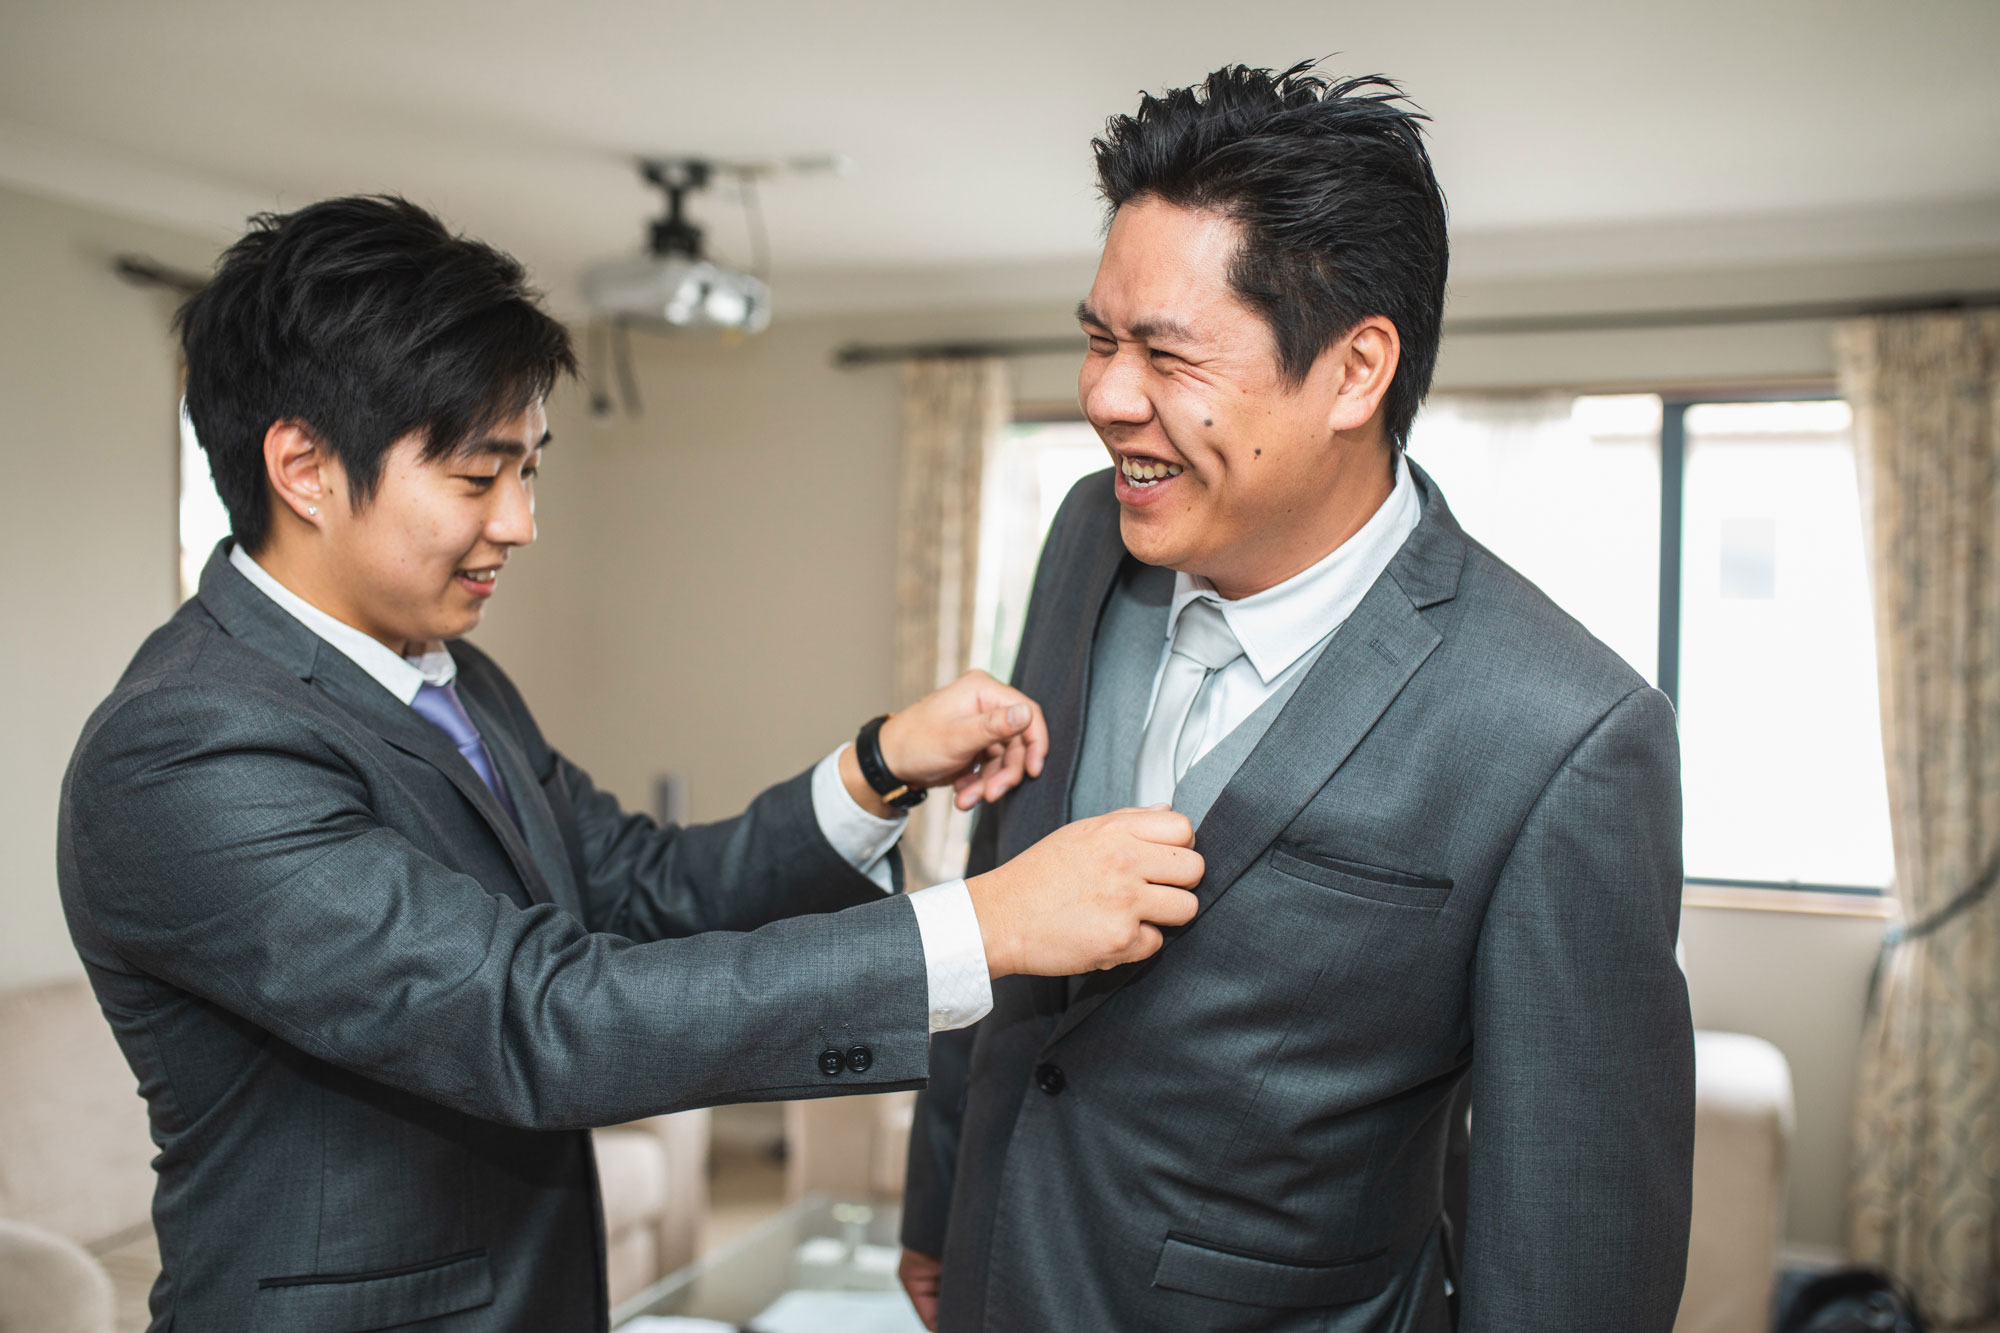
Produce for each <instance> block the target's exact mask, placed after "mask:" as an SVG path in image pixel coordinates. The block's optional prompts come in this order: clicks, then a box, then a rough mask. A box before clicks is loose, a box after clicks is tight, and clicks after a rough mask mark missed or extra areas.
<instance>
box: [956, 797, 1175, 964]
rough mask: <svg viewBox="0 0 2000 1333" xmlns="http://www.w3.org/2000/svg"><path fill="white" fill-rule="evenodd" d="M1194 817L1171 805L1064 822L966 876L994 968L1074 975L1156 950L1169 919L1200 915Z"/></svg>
mask: <svg viewBox="0 0 2000 1333" xmlns="http://www.w3.org/2000/svg"><path fill="white" fill-rule="evenodd" d="M1201 875H1202V860H1201V856H1200V854H1199V853H1198V852H1196V851H1195V850H1194V825H1192V824H1190V823H1189V822H1188V819H1187V816H1186V815H1179V814H1175V813H1174V812H1173V811H1172V810H1169V809H1168V808H1167V807H1166V806H1164V805H1156V806H1149V807H1147V808H1145V809H1127V810H1113V811H1112V812H1111V813H1110V814H1108V815H1099V816H1097V817H1096V818H1095V819H1080V820H1078V821H1077V822H1076V823H1074V824H1070V825H1068V826H1066V827H1064V828H1059V829H1057V830H1056V831H1055V832H1054V833H1051V834H1049V836H1048V837H1046V838H1043V839H1042V840H1041V841H1040V842H1038V843H1036V844H1035V845H1034V846H1032V847H1030V848H1028V850H1026V851H1025V852H1022V853H1021V854H1020V855H1019V856H1017V857H1015V858H1014V859H1013V860H1011V861H1009V862H1008V863H1007V864H1005V865H1003V866H998V867H996V868H994V869H992V870H989V871H987V872H986V873H985V874H983V875H976V876H974V877H973V878H971V879H969V880H967V881H966V887H967V888H968V889H969V890H970V891H971V894H972V906H973V910H974V911H975V912H977V913H978V915H979V931H980V935H981V936H982V937H983V938H984V940H985V942H986V966H987V971H988V972H989V973H990V974H991V975H992V976H994V977H1004V976H1009V975H1011V974H1013V973H1016V972H1027V973H1031V974H1033V975H1036V976H1045V977H1066V976H1073V975H1075V974H1077V973H1079V972H1091V971H1096V970H1099V969H1102V968H1108V967H1117V966H1119V965H1120V964H1122V963H1132V962H1137V961H1138V960H1139V959H1141V958H1147V957H1150V956H1151V955H1152V954H1153V953H1154V952H1156V951H1157V950H1158V949H1159V947H1160V945H1161V943H1162V939H1163V937H1162V936H1161V934H1160V928H1161V927H1162V926H1180V925H1185V924H1187V923H1188V922H1189V921H1192V920H1193V919H1194V914H1195V909H1196V907H1197V905H1198V904H1197V901H1196V899H1195V896H1194V894H1193V893H1191V892H1189V890H1191V889H1193V888H1194V886H1195V885H1197V884H1199V883H1201Z"/></svg>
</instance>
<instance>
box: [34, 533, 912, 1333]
mask: <svg viewBox="0 0 2000 1333" xmlns="http://www.w3.org/2000/svg"><path fill="white" fill-rule="evenodd" d="M452 653H453V656H454V657H456V658H457V660H458V665H459V672H460V676H459V694H460V697H461V698H462V699H463V701H464V703H465V706H466V710H467V711H468V712H469V713H470V714H471V716H472V718H473V720H474V721H475V722H476V723H477V725H478V726H479V729H480V732H481V734H482V736H483V737H484V738H485V740H486V742H487V745H488V748H489V749H490V750H491V751H492V753H493V758H494V761H495V764H496V766H497V768H498V769H499V772H500V774H501V776H502V780H503V781H504V782H505V784H506V785H507V788H508V790H509V793H510V794H511V795H512V796H513V798H514V802H515V804H516V806H517V807H518V809H519V811H520V814H521V818H522V825H523V827H522V828H521V829H519V830H517V829H516V828H515V826H514V824H513V822H512V821H511V820H509V819H508V817H507V815H506V814H505V813H504V812H503V810H502V809H501V807H500V805H499V803H498V802H497V801H496V800H495V799H494V797H493V794H492V792H491V791H489V790H488V789H487V787H486V786H485V784H484V783H482V782H481V781H480V779H479V777H478V775H477V774H476V773H475V772H474V771H473V770H472V768H471V766H470V765H468V764H467V763H466V762H465V760H464V759H463V758H462V757H461V756H460V755H459V754H458V752H457V751H456V750H455V749H453V748H452V745H451V743H450V742H449V741H448V740H446V739H445V737H444V736H443V734H442V733H441V732H439V731H438V730H436V729H435V728H434V727H432V726H431V725H430V724H429V723H428V722H426V721H425V720H424V719H423V718H421V717H420V716H418V715H417V714H416V713H415V712H413V711H412V710H411V709H410V708H408V707H406V706H404V705H403V704H401V703H400V702H398V701H397V700H396V699H395V698H394V697H393V696H391V695H390V694H389V692H388V691H386V690H384V689H383V688H382V687H381V686H380V685H379V684H377V683H376V682H375V681H374V680H373V679H372V678H370V677H369V676H368V675H367V674H366V673H365V672H363V671H362V670H361V669H360V668H359V667H357V666H355V665H354V664H353V663H352V662H351V661H349V660H348V659H347V658H346V657H345V656H343V655H342V654H341V653H340V652H339V651H337V650H336V649H333V648H332V647H330V646H328V645H326V644H325V643H324V642H323V641H322V640H320V639H319V638H318V637H317V636H315V635H314V634H313V633H312V632H311V631H309V630H308V629H306V628H305V627H304V626H303V625H301V624H299V623H298V622H297V621H296V620H294V619H293V618H292V617H291V616H289V615H288V614H286V613H285V612H284V611H283V610H282V609H280V608H279V607H278V606H277V605H276V604H274V603H273V602H271V601H270V600H269V599H268V598H266V597H265V596H264V595H263V594H262V593H260V592H259V591H257V590H256V589H255V588H254V587H252V586H251V585H250V584H249V583H248V582H247V581H246V580H245V579H244V578H243V577H242V575H241V574H239V573H238V572H237V571H236V570H235V569H234V568H233V567H231V566H230V564H229V563H228V561H227V560H226V559H225V558H224V557H223V554H222V552H221V551H220V550H218V552H217V554H216V556H215V557H214V558H213V559H211V560H210V562H209V565H208V568H207V570H206V572H205V573H204V574H203V576H202V582H201V590H200V593H199V595H198V596H197V597H196V598H195V599H193V600H191V601H190V602H188V603H187V605H185V606H184V607H182V608H181V610H180V612H179V613H178V614H176V615H175V616H174V617H173V619H172V620H171V621H169V622H168V623H167V624H166V625H165V626H164V627H162V628H161V629H160V630H158V631H157V632H156V633H154V634H153V636H152V637H151V638H149V639H148V640H147V642H146V644H145V645H144V647H142V648H141V649H140V650H139V653H138V655H137V657H136V658H135V659H134V661H133V663H132V665H131V667H130V668H129V669H128V671H127V672H126V674H125V676H124V678H123V679H122V680H121V681H120V682H119V684H118V687H117V689H116V690H115V691H114V692H113V693H112V695H111V696H110V698H108V699H107V700H106V701H105V702H104V704H103V705H102V706H101V707H100V708H99V709H98V710H97V712H96V713H95V714H93V715H92V717H91V719H90V721H89V723H88V724H87V725H86V727H85V729H84V732H83V736H82V739H81V740H80V741H79V742H78V744H77V749H76V754H75V757H74V758H73V759H72V761H71V764H70V769H69V773H68V776H67V777H66V778H65V779H64V783H63V797H62V807H61V816H60V828H59V845H58V857H59V863H58V865H59V875H60V881H61V886H62V895H63V905H64V909H65V911H66V912H67V913H68V918H69V924H70V931H71V934H72V936H73V937H74V939H75V941H76V946H77V950H78V952H79V953H80V954H81V955H82V956H83V960H84V963H85V966H86V968H87V969H88V972H89V975H90V980H91V983H92V985H93V986H95V988H96V991H97V995H98V998H99V1000H100V1001H101V1003H102V1005H103V1008H104V1012H105V1015H106V1016H107V1017H108V1018H109V1019H110V1021H111V1025H112V1028H113V1029H114V1030H115V1032H116V1034H117V1037H118V1040H119V1042H120V1044H121V1045H122V1046H123V1048H124V1051H125V1055H126V1058H127V1059H128V1060H129V1061H130V1062H131V1065H132V1068H133V1071H134V1072H135V1073H136V1074H137V1075H138V1078H139V1090H140V1092H141V1094H142V1095H143V1096H144V1097H145V1099H146V1102H147V1105H148V1108H149V1110H150V1112H151V1119H152V1130H153V1136H154V1139H155V1141H156V1142H157V1144H158V1146H159V1149H160V1152H159V1156H158V1157H157V1158H156V1159H155V1163H154V1165H155V1169H156V1170H157V1172H158V1176H159V1179H158V1185H157V1190H156V1194H155V1199H154V1220H155V1222H156V1224H157V1227H158V1232H159V1240H160V1254H161V1259H162V1262H163V1269H164V1271H163V1272H162V1274H161V1276H160V1279H159V1282H158V1283H157V1285H156V1286H155V1288H154V1290H153V1298H152V1304H153V1327H154V1328H155V1329H156V1330H165V1329H169V1328H179V1329H181V1330H184V1331H185V1330H201V1333H208V1331H209V1330H231V1329H273V1330H276V1329H283V1330H286V1333H337V1331H340V1330H358V1329H381V1328H395V1327H402V1326H404V1325H407V1324H415V1323H419V1322H421V1323H422V1326H423V1327H424V1328H426V1329H439V1330H487V1329H490V1330H502V1329H506V1330H525V1329H534V1330H571V1329H574V1330H595V1329H602V1328H604V1327H605V1326H606V1323H607V1316H608V1311H607V1301H606V1297H605V1291H604V1262H603V1237H602V1222H601V1215H600V1209H599V1203H598V1191H597V1178H596V1171H595V1165H594V1163H593V1160H592V1156H591V1148H590V1140H589V1138H588V1136H587V1135H586V1134H585V1133H584V1132H583V1129H584V1127H586V1126H593V1125H602V1124H609V1123H613V1122H618V1121H624V1120H630V1119H634V1118H637V1117H640V1116H646V1115H652V1114H655V1113H658V1112H664V1111H673V1110H679V1109H682V1108H686V1107H693V1106H700V1105H704V1104H707V1103H712V1102H722V1101H742V1100H753V1099H763V1098H792V1097H812V1096H821V1095H826V1094H829V1093H835V1092H859V1091H880V1090H883V1089H887V1088H898V1087H908V1086H911V1085H913V1084H915V1083H917V1082H919V1081H921V1080H922V1079H923V1078H924V1077H925V1074H926V1071H927V1060H928V1055H927V1046H928V1025H927V1019H926V1009H927V996H926V981H925V973H924V964H923V950H922V943H921V940H920V938H919V936H918V933H917V928H916V923H915V919H914V917H913V915H912V913H911V911H910V908H909V904H908V903H907V902H906V901H905V900H903V899H901V898H899V897H884V895H883V894H882V893H881V891H880V890H879V889H877V888H876V887H875V885H874V884H872V883H871V882H869V881H868V880H867V879H866V878H865V877H863V876H862V875H860V874H858V873H856V872H855V871H854V870H853V869H851V868H850V867H849V866H848V865H847V864H846V863H845V862H844V861H842V860H841V859H840V857H839V856H838V855H837V854H836V853H835V852H834V850H833V849H832V848H831V847H830V846H829V845H828V844H827V843H826V841H825V839H824V837H823V836H822V835H821V834H820V832H819V827H818V823H817V821H816V820H815V818H814V816H813V813H812V806H811V795H810V783H809V780H808V778H806V777H800V778H798V779H795V780H793V781H791V782H788V783H785V784H783V785H780V786H778V787H774V788H772V789H771V790H770V791H768V792H765V793H764V794H763V795H762V796H760V797H758V798H757V800H756V801H755V802H754V803H753V804H752V805H751V807H750V809H749V810H748V812H746V813H745V814H743V815H741V816H739V817H738V818H736V819H732V820H726V821H724V822H722V823H719V824H711V825H706V826H701V827H693V828H686V829H680V828H673V827H665V828H663V827H660V826H657V825H655V824H654V823H653V822H652V821H651V820H649V819H646V818H644V817H642V816H637V815H628V814H625V813H623V812H622V811H620V810H619V808H618V806H617V804H616V803H615V802H614V801H613V800H612V798H611V797H610V796H609V795H607V794H605V793H603V792H600V791H598V790H597V788H596V787H594V786H593V785H592V783H591V781H590V779H589V777H588V776H587V775H586V774H585V773H584V772H583V771H582V770H581V769H579V768H577V767H576V766H575V765H573V764H571V763H569V762H568V761H567V760H565V759H564V758H563V757H562V756H561V755H560V754H558V753H557V752H556V751H555V750H553V749H551V748H550V746H549V745H548V743H547V742H546V741H544V740H543V738H542V735H541V733H540V731H539V730H537V728H536V726H535V722H534V719H533V717H532V716H530V714H529V712H528V709H527V706H526V705H525V704H524V703H523V702H522V700H521V696H520V695H519V694H518V693H516V691H515V689H514V687H513V685H512V684H511V683H510V682H509V681H508V680H507V678H506V677H505V676H504V675H503V674H501V672H500V670H499V668H497V667H496V666H494V665H493V663H492V662H491V661H490V660H488V659H487V658H486V657H485V656H484V655H483V654H481V653H480V652H479V651H478V650H476V649H474V648H471V647H469V646H467V645H464V644H458V645H454V646H453V647H452ZM843 908H845V909H849V910H845V911H838V910H837V909H843ZM855 1046H867V1047H868V1048H869V1049H870V1051H871V1052H872V1053H873V1057H874V1059H873V1063H872V1064H868V1065H867V1069H866V1072H865V1073H855V1072H852V1071H851V1070H844V1071H842V1072H839V1073H837V1074H835V1075H832V1076H829V1075H826V1074H823V1073H822V1072H821V1071H820V1067H819V1063H818V1057H819V1054H820V1052H822V1051H823V1050H825V1049H827V1048H829V1047H834V1048H837V1049H840V1050H842V1051H846V1050H848V1049H850V1048H852V1047H855ZM863 1063H865V1062H863Z"/></svg>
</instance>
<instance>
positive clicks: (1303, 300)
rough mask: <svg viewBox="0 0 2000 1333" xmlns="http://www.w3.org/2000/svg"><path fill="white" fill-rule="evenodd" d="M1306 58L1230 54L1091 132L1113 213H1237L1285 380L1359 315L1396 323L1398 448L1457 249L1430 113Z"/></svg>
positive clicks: (1393, 419)
mask: <svg viewBox="0 0 2000 1333" xmlns="http://www.w3.org/2000/svg"><path fill="white" fill-rule="evenodd" d="M1313 64H1314V62H1312V61H1306V62H1303V63H1301V64H1297V65H1294V66H1292V67H1291V68H1290V69H1288V70H1285V71H1284V72H1283V73H1278V72H1275V71H1272V70H1268V69H1251V68H1249V67H1247V66H1243V65H1230V66H1227V67H1225V68H1223V69H1219V70H1217V71H1215V73H1213V74H1211V75H1209V76H1208V78H1207V79H1206V80H1205V81H1204V82H1203V83H1202V84H1200V85H1199V86H1196V87H1188V88H1175V89H1173V90H1171V91H1170V92H1167V93H1165V94H1163V95H1161V96H1159V97H1154V96H1152V95H1150V94H1147V95H1143V96H1142V97H1141V98H1140V101H1139V113H1138V114H1137V115H1136V116H1114V117H1112V119H1111V120H1110V121H1109V123H1107V124H1106V126H1105V130H1104V135H1103V137H1102V138H1099V139H1095V140H1093V141H1092V142H1091V149H1092V151H1093V152H1094V153H1095V154H1096V156H1097V179H1098V186H1099V189H1100V191H1101V192H1102V194H1103V196H1104V200H1105V202H1106V203H1107V204H1108V205H1109V206H1110V209H1111V212H1112V214H1113V215H1114V216H1115V215H1116V214H1117V212H1118V210H1119V209H1120V208H1122V207H1124V206H1125V205H1126V204H1127V203H1130V202H1131V201H1133V200H1134V199H1146V198H1153V199H1158V200H1159V201H1161V202H1162V203H1167V204H1173V205H1176V206H1178V207H1182V208H1193V209H1202V210H1210V211H1214V212H1217V213H1220V214H1222V215H1223V216H1225V217H1229V218H1231V219H1234V220H1235V221H1236V222H1237V224H1238V225H1239V226H1240V227H1241V229H1242V244H1241V247H1240V248H1239V249H1238V251H1237V254H1236V257H1235V259H1234V260H1233V262H1232V263H1231V266H1230V274H1229V280H1230V285H1231V286H1232V287H1233V288H1234V289H1235V290H1236V293H1237V294H1238V295H1239V296H1241V297H1242V298H1243V300H1244V301H1245V302H1246V303H1247V304H1248V305H1249V306H1250V308H1251V309H1253V310H1255V311H1256V312H1257V313H1258V314H1259V315H1260V316H1262V318H1263V319H1264V321H1265V323H1267V324H1268V325H1269V326H1270V328H1271V332H1272V334H1273V335H1274V337H1275V339H1276V342H1277V351H1278V365H1279V369H1280V371H1281V372H1282V373H1283V375H1284V376H1285V378H1286V380H1287V381H1288V382H1290V383H1292V384H1298V383H1300V382H1302V381H1303V380H1304V379H1305V377H1306V375H1307V373H1308V372H1309V371H1310V370H1311V368H1312V364H1313V362H1314V361H1316V360H1318V359H1319V355H1320V353H1321V352H1323V351H1325V350H1326V349H1327V348H1328V347H1329V346H1331V345H1332V344H1333V343H1334V342H1336V341H1337V340H1339V339H1340V338H1341V337H1342V336H1344V335H1345V334H1347V333H1349V332H1351V331H1352V330H1353V328H1354V327H1355V325H1357V324H1359V323H1360V322H1361V321H1362V320H1363V319H1365V318H1367V317H1368V316H1370V315H1381V316H1383V317H1385V318H1387V319H1388V320H1389V321H1390V322H1391V323H1393V324H1394V325H1395V326H1396V332H1397V334H1398V336H1399V337H1400V339H1401V342H1402V358H1401V361H1400V363H1399V364H1398V365H1397V367H1396V374H1395V377H1394V379H1392V380H1391V381H1390V384H1389V391H1388V393H1387V395H1386V396H1385V397H1384V399H1383V410H1384V419H1385V424H1386V425H1387V427H1388V433H1389V438H1390V441H1391V443H1392V444H1393V445H1394V446H1396V447H1401V446H1402V445H1403V444H1405V443H1406V442H1407V441H1408V439H1409V433H1410V423H1411V421H1412V420H1414V419H1415V417H1416V415H1417V407H1418V405H1419V404H1421V403H1422V402H1423V400H1424V395H1425V394H1426V393H1428V392H1429V391H1430V385H1431V373H1432V371H1433V370H1434V369H1435V368H1436V366H1437V350H1438V338H1439V335H1440V331H1441V325H1442V323H1443V320H1444V286H1445V270H1446V266H1447V262H1448V258H1449V247H1448V245H1447V243H1446V239H1445V205H1444V193H1443V192H1442V191H1441V190H1439V189H1438V183H1437V177H1436V176H1434V175H1433V174H1432V172H1431V163H1430V156H1429V154H1427V153H1426V152H1425V151H1424V144H1423V138H1422V133H1421V129H1420V127H1421V125H1422V123H1423V122H1424V121H1426V120H1427V119H1428V118H1427V117H1426V116H1425V115H1424V114H1423V113H1422V112H1421V111H1418V110H1416V109H1414V108H1413V107H1411V106H1409V105H1408V104H1407V99H1406V98H1405V97H1404V96H1403V90H1402V88H1401V87H1399V86H1398V85H1397V84H1396V83H1394V82H1392V81H1391V80H1389V79H1386V78H1383V77H1382V76H1380V75H1370V76H1367V77H1363V78H1354V79H1345V80H1342V81H1339V82H1329V81H1328V80H1326V79H1322V78H1319V77H1317V76H1316V75H1314V74H1312V73H1310V71H1311V69H1312V67H1313Z"/></svg>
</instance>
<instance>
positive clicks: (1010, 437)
mask: <svg viewBox="0 0 2000 1333" xmlns="http://www.w3.org/2000/svg"><path fill="white" fill-rule="evenodd" d="M1110 466H1111V457H1110V455H1109V454H1107V453H1105V451H1104V445H1103V444H1102V443H1100V442H1099V441H1098V438H1097V432H1096V431H1094V430H1092V429H1091V428H1090V426H1089V425H1088V424H1086V423H1084V422H1081V421H1049V422H1016V423H1015V424H1014V425H1012V426H1010V427H1008V429H1007V432H1006V434H1005V435H1003V436H1002V437H1001V438H1000V441H999V443H998V444H997V445H996V446H995V447H994V449H993V450H992V452H991V453H990V454H988V455H987V458H986V468H985V474H984V476H983V477H982V479H981V483H980V504H979V600H978V604H977V610H976V612H975V615H976V617H977V618H976V620H975V622H974V626H975V627H974V631H973V640H972V661H973V665H975V666H978V667H981V668H983V669H985V670H986V671H989V672H991V673H992V674H993V675H995V676H997V677H999V678H1000V679H1001V680H1006V679H1007V678H1008V677H1009V676H1011V675H1013V673H1014V654H1015V652H1016V651H1018V650H1019V648H1020V646H1021V625H1022V622H1023V621H1025V620H1026V619H1027V616H1028V594H1029V593H1031V592H1032V591H1033V590H1034V582H1035V562H1036V559H1037V557H1038V556H1039V555H1040V554H1041V550H1042V540H1043V538H1045V537H1047V536H1048V535H1049V525H1050V524H1051V523H1053V522H1055V517H1056V510H1058V509H1060V508H1062V502H1063V498H1064V497H1065V496H1067V495H1068V494H1069V492H1070V487H1072V486H1074V485H1076V483H1077V482H1079V481H1081V480H1083V479H1084V478H1085V477H1087V476H1089V475H1090V474H1091V473H1093V472H1102V471H1103V470H1104V469H1106V468H1108V467H1110Z"/></svg>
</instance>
